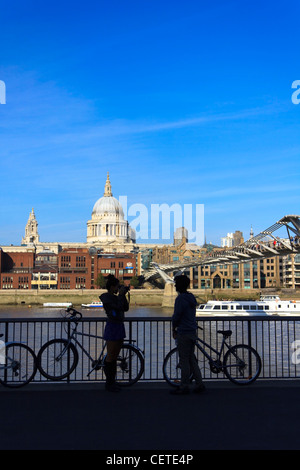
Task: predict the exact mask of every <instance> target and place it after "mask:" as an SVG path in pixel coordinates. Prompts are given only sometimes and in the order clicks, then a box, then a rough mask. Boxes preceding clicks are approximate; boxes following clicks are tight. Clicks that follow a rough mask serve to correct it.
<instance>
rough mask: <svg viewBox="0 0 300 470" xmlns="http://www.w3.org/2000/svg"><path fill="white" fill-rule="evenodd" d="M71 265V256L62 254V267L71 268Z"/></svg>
mask: <svg viewBox="0 0 300 470" xmlns="http://www.w3.org/2000/svg"><path fill="white" fill-rule="evenodd" d="M70 266H71V256H62V257H61V267H62V268H70Z"/></svg>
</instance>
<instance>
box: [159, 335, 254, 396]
mask: <svg viewBox="0 0 300 470" xmlns="http://www.w3.org/2000/svg"><path fill="white" fill-rule="evenodd" d="M198 328H199V329H200V330H203V328H201V327H200V326H198ZM217 333H219V334H221V335H222V336H223V338H222V344H221V347H220V350H219V351H218V350H217V349H215V348H213V347H212V346H211V345H209V344H207V343H206V342H205V341H203V340H202V339H200V338H199V337H197V340H196V348H197V349H198V350H199V351H200V352H201V353H202V354H204V356H205V357H206V358H207V359H208V361H209V366H210V370H211V372H213V373H215V374H219V373H220V372H223V373H224V374H225V375H226V377H227V378H228V379H229V380H230V381H231V382H233V383H235V384H237V385H248V384H251V383H253V382H254V381H255V380H256V379H257V378H258V376H259V374H260V372H261V367H262V362H261V358H260V356H259V354H258V352H257V351H256V350H255V349H254V348H253V347H252V346H248V345H246V344H237V345H235V346H231V345H230V344H228V343H227V342H226V339H227V338H229V337H230V336H231V335H232V331H231V330H218V331H217ZM225 346H226V347H227V348H228V350H227V351H226V352H225ZM204 347H207V348H209V349H210V350H211V351H212V352H213V353H214V354H216V358H215V359H213V358H212V356H211V355H210V354H209V353H208V352H207V351H205V349H204ZM180 370H181V368H180V361H179V354H178V349H177V347H175V348H174V349H172V350H171V351H170V352H169V353H168V354H167V355H166V357H165V359H164V362H163V375H164V379H165V380H166V381H167V382H168V383H169V384H170V385H172V386H175V387H176V386H178V385H179V384H180V380H181V373H180ZM190 380H191V381H192V380H193V377H192V375H191V377H190Z"/></svg>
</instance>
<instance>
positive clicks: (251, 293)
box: [0, 285, 300, 307]
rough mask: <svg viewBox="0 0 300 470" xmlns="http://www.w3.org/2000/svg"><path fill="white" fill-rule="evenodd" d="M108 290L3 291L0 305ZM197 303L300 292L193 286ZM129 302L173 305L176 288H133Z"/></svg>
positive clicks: (292, 296) (92, 296) (81, 297)
mask: <svg viewBox="0 0 300 470" xmlns="http://www.w3.org/2000/svg"><path fill="white" fill-rule="evenodd" d="M103 292H106V291H105V290H101V289H93V290H88V289H74V290H33V289H30V290H23V289H10V290H0V305H21V304H25V305H42V304H43V303H45V302H72V304H73V305H74V306H80V305H81V304H84V303H88V302H91V301H93V300H98V298H99V295H101V294H102V293H103ZM191 292H192V293H193V294H194V295H195V297H196V299H197V300H198V302H199V303H200V302H202V303H204V302H207V301H208V300H211V299H223V300H246V299H247V300H250V299H253V300H255V299H259V296H260V294H271V293H272V294H277V295H279V296H280V298H281V299H288V300H299V299H300V292H299V290H298V291H297V290H294V289H276V290H272V291H271V290H270V289H263V290H261V291H258V290H257V289H253V290H250V289H247V290H241V289H226V290H221V289H215V290H206V291H204V290H203V289H193V290H191ZM130 297H131V298H130V301H131V304H132V305H138V306H155V307H156V306H158V307H172V306H173V305H174V301H175V298H176V292H175V290H174V288H171V287H170V286H168V285H166V287H165V289H131V291H130Z"/></svg>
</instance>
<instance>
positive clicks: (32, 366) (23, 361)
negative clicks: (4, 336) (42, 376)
mask: <svg viewBox="0 0 300 470" xmlns="http://www.w3.org/2000/svg"><path fill="white" fill-rule="evenodd" d="M36 371H37V360H36V355H35V354H34V352H33V350H32V349H31V348H30V347H29V346H27V345H26V344H22V343H12V344H8V345H7V346H6V347H5V355H4V358H3V360H2V361H1V362H0V383H2V385H5V387H11V388H17V387H23V386H24V385H26V384H28V383H29V382H30V381H31V380H32V379H33V377H34V376H35V374H36Z"/></svg>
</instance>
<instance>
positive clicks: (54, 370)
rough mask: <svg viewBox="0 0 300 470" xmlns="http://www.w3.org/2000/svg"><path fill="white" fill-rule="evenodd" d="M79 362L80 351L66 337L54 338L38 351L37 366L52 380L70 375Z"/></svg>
mask: <svg viewBox="0 0 300 470" xmlns="http://www.w3.org/2000/svg"><path fill="white" fill-rule="evenodd" d="M77 364H78V351H77V349H76V348H75V346H74V344H73V343H69V341H68V340H66V339H52V340H51V341H48V342H47V343H45V344H44V345H43V346H42V347H41V349H40V350H39V352H38V355H37V366H38V369H39V371H40V373H41V374H42V375H43V376H44V377H46V379H50V380H62V379H65V378H66V377H68V376H69V375H70V374H71V373H72V372H73V370H74V369H75V367H76V366H77Z"/></svg>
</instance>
